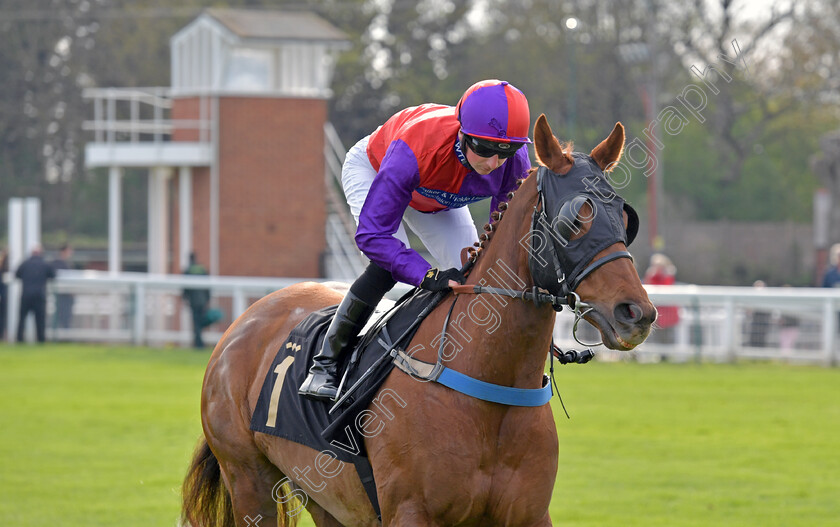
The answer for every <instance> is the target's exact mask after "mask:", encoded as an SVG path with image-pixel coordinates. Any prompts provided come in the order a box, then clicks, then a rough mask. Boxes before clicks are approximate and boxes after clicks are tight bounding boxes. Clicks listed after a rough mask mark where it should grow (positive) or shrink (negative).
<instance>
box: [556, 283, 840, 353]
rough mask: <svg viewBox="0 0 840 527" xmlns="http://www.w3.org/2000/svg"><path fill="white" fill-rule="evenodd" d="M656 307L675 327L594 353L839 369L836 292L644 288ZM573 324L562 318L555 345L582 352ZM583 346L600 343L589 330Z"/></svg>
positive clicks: (838, 293) (838, 295)
mask: <svg viewBox="0 0 840 527" xmlns="http://www.w3.org/2000/svg"><path fill="white" fill-rule="evenodd" d="M646 288H647V290H648V293H649V295H650V298H651V300H652V301H653V303H654V304H655V305H657V306H676V307H677V308H678V311H679V322H678V323H677V324H676V325H675V326H673V327H672V328H667V329H660V330H654V332H653V333H652V335H651V336H650V338H648V340H647V341H646V342H645V343H643V344H642V345H641V346H639V347H638V348H637V349H635V350H633V351H631V352H612V351H608V350H606V348H604V347H603V346H598V347H597V348H595V349H596V354H598V355H600V356H601V358H603V359H615V360H619V359H628V358H629V359H635V360H640V361H653V360H672V361H686V360H712V361H721V362H723V361H727V362H731V361H736V360H738V359H768V360H780V361H785V362H804V363H812V364H825V365H836V364H838V363H840V334H838V310H840V290H837V289H814V288H791V287H782V288H762V289H755V288H750V287H712V286H688V285H686V286H646ZM572 322H573V319H572V316H571V314H569V313H568V312H563V313H560V314H559V316H558V317H557V325H556V327H555V340H556V341H557V342H558V344H560V345H561V346H564V347H570V348H580V345H578V344H577V343H576V342H575V341H574V340H573V339H572V338H571V328H572ZM581 333H582V334H583V335H584V336H585V337H586V338H584V339H582V340H584V341H585V342H588V341H593V340H597V334H596V332H595V330H594V329H593V328H591V327H588V328H584V329H583V331H582V332H581Z"/></svg>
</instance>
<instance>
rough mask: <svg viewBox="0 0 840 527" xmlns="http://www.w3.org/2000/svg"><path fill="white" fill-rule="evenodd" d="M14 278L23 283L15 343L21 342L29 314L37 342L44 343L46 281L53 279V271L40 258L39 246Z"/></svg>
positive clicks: (35, 247) (33, 249) (33, 250)
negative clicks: (31, 317) (33, 320)
mask: <svg viewBox="0 0 840 527" xmlns="http://www.w3.org/2000/svg"><path fill="white" fill-rule="evenodd" d="M15 276H16V277H18V278H19V279H20V281H21V282H22V283H23V292H22V293H21V295H20V317H19V318H18V328H17V341H18V342H23V328H24V327H25V325H26V317H27V315H29V313H30V312H32V314H33V315H34V316H35V328H36V330H37V334H38V342H44V341H46V340H47V339H46V328H45V321H46V314H47V280H50V279H51V278H55V269H54V268H53V266H51V265H50V264H48V263H47V262H46V261H45V260H44V258H43V257H42V256H41V246H40V245H36V246H34V247H33V248H32V254H31V256H30V257H29V258H27V259H26V260H24V261H23V263H22V264H20V267H18V269H17V272H16V273H15Z"/></svg>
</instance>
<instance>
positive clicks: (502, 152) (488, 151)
mask: <svg viewBox="0 0 840 527" xmlns="http://www.w3.org/2000/svg"><path fill="white" fill-rule="evenodd" d="M464 139H465V141H466V143H467V146H469V147H470V150H472V151H473V152H475V155H477V156H478V157H493V156H499V159H507V158H509V157H513V156H514V154H516V151H517V150H519V149H520V148H521V147H522V145H523V143H497V142H496V141H488V140H487V139H481V138H478V137H473V136H471V135H464Z"/></svg>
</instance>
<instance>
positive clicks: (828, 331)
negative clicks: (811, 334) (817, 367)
mask: <svg viewBox="0 0 840 527" xmlns="http://www.w3.org/2000/svg"><path fill="white" fill-rule="evenodd" d="M836 323H837V314H836V313H835V307H834V299H833V298H826V299H825V303H824V304H823V335H822V337H823V353H824V354H825V355H824V357H825V359H824V361H825V365H826V366H832V365H833V364H835V363H836V356H835V353H836V350H835V349H834V335H835V333H837V325H836Z"/></svg>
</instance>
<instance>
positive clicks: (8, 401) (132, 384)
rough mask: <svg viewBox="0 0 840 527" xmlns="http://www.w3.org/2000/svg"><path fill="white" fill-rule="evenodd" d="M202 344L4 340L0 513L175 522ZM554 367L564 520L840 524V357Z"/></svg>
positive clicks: (18, 518) (81, 522) (74, 522)
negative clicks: (153, 346)
mask: <svg viewBox="0 0 840 527" xmlns="http://www.w3.org/2000/svg"><path fill="white" fill-rule="evenodd" d="M207 358H208V353H207V352H195V351H186V350H150V349H144V348H114V347H92V346H85V347H81V346H70V345H49V346H46V347H36V346H28V347H13V346H6V345H0V525H3V526H6V525H10V526H19V527H24V526H43V525H61V526H69V527H74V526H79V527H81V526H84V527H88V526H99V525H109V526H110V525H119V526H133V525H137V526H144V527H148V526H159V525H163V526H173V525H175V522H176V518H177V516H178V508H179V496H178V492H179V487H180V483H181V479H182V477H183V475H184V471H185V470H186V467H187V463H188V461H189V457H190V455H191V453H192V449H193V447H194V446H195V441H196V439H197V438H198V436H199V434H200V429H201V427H200V423H199V415H198V409H199V399H198V397H199V390H200V385H201V378H202V375H203V372H204V366H205V364H206V362H207ZM557 380H558V382H559V383H560V389H561V393H562V395H563V397H564V401H565V403H566V406H567V408H568V409H569V411H570V413H571V414H572V419H571V420H567V419H566V418H565V416H563V413H562V411H561V410H559V405H557V408H556V411H555V415H556V416H557V422H558V433H559V436H560V445H561V452H560V466H559V475H558V479H557V484H556V486H555V491H554V500H553V501H552V505H551V514H552V517H553V518H554V523H555V525H564V526H576V527H584V526H599V527H603V526H618V525H620V526H634V525H638V526H645V527H651V526H657V525H661V526H669V527H673V526H704V527H706V526H711V525H714V526H715V527H719V526H759V525H760V526H762V527H765V526H779V527H782V526H784V527H791V526H803V527H804V526H807V527H814V526H823V525H825V526H828V525H837V521H838V518H840V370H838V369H822V368H812V367H791V366H783V365H776V364H761V363H750V364H738V365H694V364H685V365H675V364H656V365H640V364H629V363H615V364H603V363H595V364H589V365H586V366H566V367H563V368H560V369H559V371H558V377H557ZM554 404H556V400H555V403H554ZM523 441H527V438H526V437H523ZM301 525H302V526H309V525H312V523H311V522H310V521H309V519H308V518H306V519H305V520H304V521H303V522H302V523H301Z"/></svg>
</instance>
